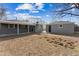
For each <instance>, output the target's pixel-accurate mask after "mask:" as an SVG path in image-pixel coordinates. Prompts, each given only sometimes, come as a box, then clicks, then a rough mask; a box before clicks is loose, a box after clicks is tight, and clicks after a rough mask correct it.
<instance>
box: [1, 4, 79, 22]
mask: <svg viewBox="0 0 79 59" xmlns="http://www.w3.org/2000/svg"><path fill="white" fill-rule="evenodd" d="M0 5H1V6H3V7H5V8H6V14H7V19H8V20H15V19H16V17H17V19H18V20H30V19H29V18H39V19H41V20H43V21H46V22H48V23H49V22H52V21H57V20H58V21H59V20H64V21H72V22H75V23H77V24H79V20H78V19H79V17H75V16H74V17H71V16H69V15H68V16H65V17H63V18H61V17H58V16H57V15H55V14H54V12H52V11H55V10H59V9H61V8H62V7H64V6H63V3H2V4H0ZM71 11H75V10H74V9H73V10H71ZM77 13H78V12H77Z"/></svg>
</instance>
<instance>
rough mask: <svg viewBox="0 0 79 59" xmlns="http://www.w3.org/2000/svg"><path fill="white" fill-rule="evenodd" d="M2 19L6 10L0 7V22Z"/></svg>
mask: <svg viewBox="0 0 79 59" xmlns="http://www.w3.org/2000/svg"><path fill="white" fill-rule="evenodd" d="M3 17H6V8H4V7H3V6H1V7H0V20H2V18H3Z"/></svg>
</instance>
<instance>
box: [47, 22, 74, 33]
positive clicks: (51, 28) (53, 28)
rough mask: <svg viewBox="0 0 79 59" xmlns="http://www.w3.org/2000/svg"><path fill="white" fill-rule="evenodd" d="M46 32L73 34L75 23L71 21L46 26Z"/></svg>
mask: <svg viewBox="0 0 79 59" xmlns="http://www.w3.org/2000/svg"><path fill="white" fill-rule="evenodd" d="M46 29H47V30H46V31H47V32H50V33H58V34H73V33H74V23H72V22H69V21H55V22H52V23H50V24H48V25H47V26H46Z"/></svg>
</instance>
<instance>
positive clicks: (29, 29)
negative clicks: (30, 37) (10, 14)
mask: <svg viewBox="0 0 79 59" xmlns="http://www.w3.org/2000/svg"><path fill="white" fill-rule="evenodd" d="M35 26H36V24H34V23H29V22H26V21H18V20H0V36H9V35H19V34H22V33H33V32H36V30H35Z"/></svg>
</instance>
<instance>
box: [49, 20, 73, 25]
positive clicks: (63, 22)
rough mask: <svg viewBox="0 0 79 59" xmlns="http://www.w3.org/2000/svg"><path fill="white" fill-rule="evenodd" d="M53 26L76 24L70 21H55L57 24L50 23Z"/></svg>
mask: <svg viewBox="0 0 79 59" xmlns="http://www.w3.org/2000/svg"><path fill="white" fill-rule="evenodd" d="M53 24H74V23H72V22H69V21H55V22H52V23H50V25H53Z"/></svg>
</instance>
